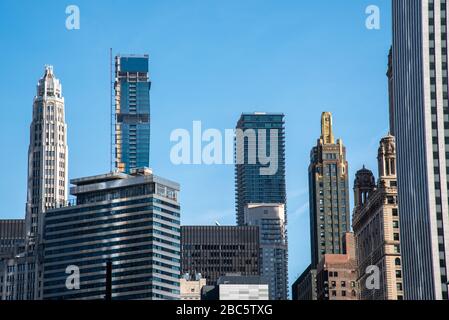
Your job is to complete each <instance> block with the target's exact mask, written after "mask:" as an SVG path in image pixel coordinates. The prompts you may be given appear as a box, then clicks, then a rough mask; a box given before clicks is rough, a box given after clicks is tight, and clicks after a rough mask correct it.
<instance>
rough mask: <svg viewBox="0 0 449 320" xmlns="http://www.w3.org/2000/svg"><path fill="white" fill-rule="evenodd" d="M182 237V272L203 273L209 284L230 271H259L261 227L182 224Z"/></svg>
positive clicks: (251, 272) (255, 273) (251, 273)
mask: <svg viewBox="0 0 449 320" xmlns="http://www.w3.org/2000/svg"><path fill="white" fill-rule="evenodd" d="M181 239H182V241H181V243H182V273H183V274H201V276H202V277H203V278H206V280H207V284H208V285H215V284H216V283H217V280H218V279H219V278H220V277H221V276H225V275H228V274H239V275H242V276H252V275H254V276H258V275H259V274H260V269H259V268H260V261H259V259H260V258H259V257H260V251H259V250H260V242H259V228H258V227H255V226H182V227H181Z"/></svg>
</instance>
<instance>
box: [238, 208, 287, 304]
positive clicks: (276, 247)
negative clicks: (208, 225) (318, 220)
mask: <svg viewBox="0 0 449 320" xmlns="http://www.w3.org/2000/svg"><path fill="white" fill-rule="evenodd" d="M245 225H249V226H258V227H259V234H260V258H261V259H260V275H261V276H262V277H264V278H265V279H267V281H268V284H269V286H270V300H287V299H288V276H287V275H288V257H287V249H288V248H287V231H286V221H285V205H284V204H263V203H261V204H248V205H246V206H245Z"/></svg>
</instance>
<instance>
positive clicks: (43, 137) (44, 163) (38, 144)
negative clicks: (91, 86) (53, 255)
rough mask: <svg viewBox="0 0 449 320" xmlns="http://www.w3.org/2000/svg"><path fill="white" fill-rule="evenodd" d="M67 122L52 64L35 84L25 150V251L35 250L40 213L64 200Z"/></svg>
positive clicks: (62, 202) (40, 223) (41, 226)
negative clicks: (35, 91)
mask: <svg viewBox="0 0 449 320" xmlns="http://www.w3.org/2000/svg"><path fill="white" fill-rule="evenodd" d="M67 168H68V147H67V125H66V123H65V106H64V97H63V96H62V85H61V82H60V81H59V80H58V79H57V78H56V76H55V75H54V72H53V67H52V66H46V67H45V73H44V76H43V77H42V79H40V80H39V83H38V85H37V94H36V96H35V98H34V103H33V118H32V122H31V125H30V146H29V149H28V193H27V205H26V230H27V231H26V232H27V238H28V240H27V241H28V243H27V246H28V247H29V248H28V250H35V249H36V250H39V248H38V245H39V242H40V241H41V240H42V230H43V223H42V220H43V213H44V212H45V211H47V210H48V209H51V208H54V207H56V206H57V205H61V204H64V203H66V200H67V195H68V192H67V177H68V170H67Z"/></svg>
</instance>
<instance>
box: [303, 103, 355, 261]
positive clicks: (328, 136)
mask: <svg viewBox="0 0 449 320" xmlns="http://www.w3.org/2000/svg"><path fill="white" fill-rule="evenodd" d="M348 190H349V184H348V162H347V161H346V148H345V147H344V146H343V142H342V141H341V140H340V139H338V140H337V142H336V143H335V139H334V134H333V132H332V115H331V114H330V113H329V112H324V113H323V114H322V116H321V137H320V139H318V143H317V145H316V147H313V149H312V151H311V155H310V166H309V195H310V224H311V226H310V230H311V234H310V238H311V241H312V243H311V249H312V267H313V268H314V267H315V266H317V265H318V263H319V262H320V260H321V258H322V257H323V255H324V254H328V253H330V254H343V253H344V250H343V235H344V234H345V233H346V232H348V231H349V228H350V224H349V193H348Z"/></svg>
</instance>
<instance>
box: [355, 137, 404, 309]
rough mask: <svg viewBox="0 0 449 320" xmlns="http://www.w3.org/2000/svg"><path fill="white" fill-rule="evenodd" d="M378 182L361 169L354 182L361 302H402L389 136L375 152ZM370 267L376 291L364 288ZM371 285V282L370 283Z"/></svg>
mask: <svg viewBox="0 0 449 320" xmlns="http://www.w3.org/2000/svg"><path fill="white" fill-rule="evenodd" d="M377 159H378V168H379V181H378V183H377V184H376V183H375V178H374V175H373V173H372V172H371V171H369V170H368V169H365V168H363V169H361V170H359V171H358V172H357V174H356V179H355V182H354V201H355V204H354V207H355V208H354V216H353V220H352V225H353V229H354V234H355V242H356V255H357V260H358V269H359V270H358V282H359V284H360V298H361V299H362V300H402V299H403V297H404V292H403V282H402V268H401V253H400V223H399V222H400V221H399V214H398V201H397V179H396V145H395V139H394V137H393V136H391V135H388V136H386V137H385V138H383V139H382V140H381V142H380V146H379V151H378V157H377ZM373 266H376V267H377V268H378V270H379V288H377V289H372V288H367V285H366V284H367V282H369V279H368V278H369V276H370V275H371V271H369V272H368V273H367V270H370V268H372V267H373ZM370 284H371V283H370Z"/></svg>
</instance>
